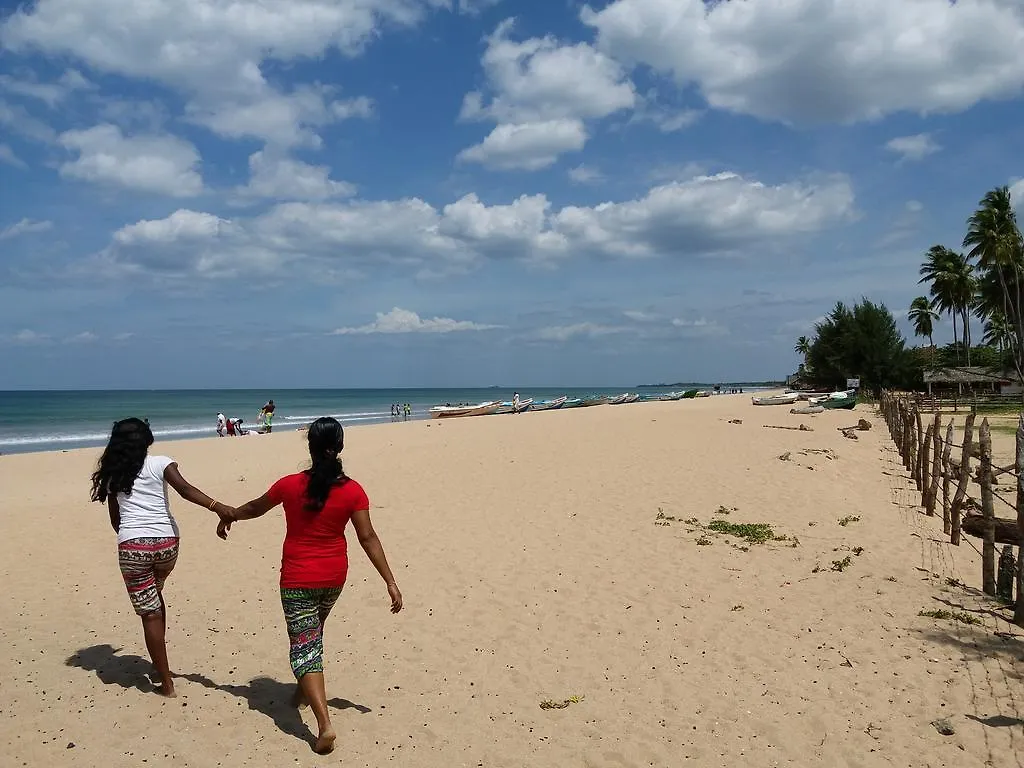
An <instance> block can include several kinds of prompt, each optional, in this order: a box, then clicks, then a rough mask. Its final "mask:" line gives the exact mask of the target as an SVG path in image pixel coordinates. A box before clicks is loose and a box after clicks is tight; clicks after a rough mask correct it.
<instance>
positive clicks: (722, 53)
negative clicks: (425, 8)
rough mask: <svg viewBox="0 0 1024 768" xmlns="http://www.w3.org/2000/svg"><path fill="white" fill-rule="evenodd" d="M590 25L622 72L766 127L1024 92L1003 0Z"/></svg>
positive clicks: (854, 5)
mask: <svg viewBox="0 0 1024 768" xmlns="http://www.w3.org/2000/svg"><path fill="white" fill-rule="evenodd" d="M581 18H582V20H583V22H584V23H586V24H588V25H590V26H591V27H593V28H594V29H595V31H596V33H597V47H598V49H599V50H601V51H603V52H605V53H607V54H609V55H611V56H613V57H615V58H616V59H617V60H619V61H623V62H630V63H632V64H643V65H647V66H649V67H652V68H653V69H654V70H656V71H658V72H663V73H667V74H670V75H671V76H673V77H674V79H675V81H676V82H677V84H678V85H679V86H680V88H688V87H692V86H696V87H697V89H698V90H699V91H700V93H701V94H702V95H703V96H704V98H705V99H706V100H707V102H708V104H710V105H711V106H712V107H716V108H718V109H725V110H729V111H732V112H739V113H743V114H749V115H754V116H756V117H760V118H764V119H768V120H779V121H783V122H793V123H808V122H821V121H835V122H853V121H858V120H867V119H875V118H878V117H881V116H883V115H886V114H890V113H893V112H900V111H911V112H921V113H928V112H942V111H960V110H964V109H967V108H968V107H971V106H972V105H974V104H976V103H978V102H979V101H981V100H983V99H999V98H1010V97H1013V96H1015V95H1017V94H1019V93H1020V91H1021V88H1022V85H1024V14H1022V11H1021V7H1020V5H1019V4H1018V3H1015V2H1005V1H1003V0H997V1H994V0H961V1H960V2H957V3H951V2H950V1H949V0H914V1H913V2H893V0H856V1H853V0H843V1H839V2H836V1H835V0H833V1H832V2H827V3H823V2H821V0H775V1H774V2H717V3H714V4H709V3H705V2H704V0H614V2H610V3H608V4H607V5H606V6H605V7H604V8H602V9H601V10H599V11H594V10H592V9H590V8H589V7H585V8H584V10H583V12H582V14H581ZM780 40H782V41H785V44H784V46H783V49H780V47H779V46H780ZM780 50H784V53H780Z"/></svg>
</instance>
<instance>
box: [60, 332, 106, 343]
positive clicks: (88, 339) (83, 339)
mask: <svg viewBox="0 0 1024 768" xmlns="http://www.w3.org/2000/svg"><path fill="white" fill-rule="evenodd" d="M98 340H99V336H97V335H96V334H95V333H93V332H92V331H82V332H81V333H76V334H75V335H74V336H69V337H68V338H66V339H64V343H65V344H92V343H93V342H96V341H98Z"/></svg>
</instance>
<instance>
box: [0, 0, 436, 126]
mask: <svg viewBox="0 0 1024 768" xmlns="http://www.w3.org/2000/svg"><path fill="white" fill-rule="evenodd" d="M448 5H449V3H448V0H358V1H356V2H344V3H342V2H329V1H328V0H289V2H287V3H267V2H263V1H262V0H236V1H235V2H212V1H211V0H176V2H167V3H138V2H135V0H37V2H35V3H33V4H32V5H30V6H25V7H23V8H21V9H19V10H17V11H14V12H13V13H11V14H10V15H9V16H8V17H7V19H6V20H5V21H4V22H3V24H2V27H0V44H3V45H4V46H5V47H7V48H9V49H11V50H13V51H14V52H29V51H33V50H37V51H41V52H44V53H47V54H51V55H55V56H71V57H74V58H76V59H77V60H79V61H83V62H85V63H86V64H88V65H89V66H90V67H91V68H93V69H95V70H97V71H99V72H106V73H113V74H117V75H121V76H125V77H131V78H138V79H146V80H155V81H157V82H160V83H162V84H164V85H167V86H169V87H171V88H173V89H175V90H176V91H178V92H179V93H181V94H183V95H184V96H185V98H186V99H187V100H188V109H187V111H188V114H190V115H191V116H192V117H193V119H195V120H196V121H197V122H200V123H202V124H204V125H207V126H209V127H210V128H211V129H212V130H215V131H218V132H220V133H222V134H223V135H225V136H243V135H244V136H256V137H259V138H262V139H265V140H267V141H272V142H281V143H297V142H303V143H307V144H313V145H315V143H316V139H315V134H314V133H313V132H312V130H311V126H312V127H315V126H317V125H323V124H326V122H331V121H333V120H337V119H343V118H344V117H348V116H351V114H348V113H351V112H352V111H353V110H354V111H355V112H365V105H363V106H357V105H354V104H352V103H351V102H349V103H346V102H335V103H330V102H328V100H327V98H326V97H327V96H329V94H328V93H327V91H328V89H301V88H300V89H297V90H296V91H294V92H292V93H288V94H286V93H282V92H280V91H279V90H277V89H276V88H275V87H274V86H273V85H271V84H270V83H269V82H268V81H267V80H266V78H265V77H264V75H263V72H262V70H261V67H262V65H263V64H264V62H265V61H267V60H274V61H277V62H291V61H294V60H298V59H308V58H315V57H318V56H321V55H322V54H324V53H325V52H327V51H328V50H329V49H336V50H338V51H340V52H341V53H342V54H344V55H346V56H356V55H358V54H360V53H361V52H362V51H363V49H364V48H365V47H366V46H367V45H369V44H370V43H371V42H372V41H373V40H374V39H375V38H376V36H377V35H378V33H379V31H380V29H381V27H382V26H384V25H398V26H403V27H411V26H414V25H416V24H418V23H419V22H420V21H421V20H422V19H423V17H424V15H425V14H426V13H427V12H428V11H429V10H430V9H431V8H441V7H447V6H448ZM346 104H347V105H348V106H344V105H346ZM261 118H264V119H265V120H266V122H265V123H263V124H261Z"/></svg>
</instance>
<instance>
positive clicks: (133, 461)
mask: <svg viewBox="0 0 1024 768" xmlns="http://www.w3.org/2000/svg"><path fill="white" fill-rule="evenodd" d="M152 444H153V432H152V431H151V430H150V428H149V425H148V424H146V423H145V422H144V421H141V420H139V419H124V420H123V421H118V422H116V423H115V424H114V428H113V430H112V431H111V433H110V440H109V442H108V443H107V447H106V448H105V449H104V451H103V455H102V456H101V457H100V461H99V465H98V466H97V468H96V471H95V472H94V473H93V475H92V494H91V498H92V500H93V501H98V502H101V503H105V504H106V505H107V510H108V511H109V512H110V526H111V527H112V528H113V529H114V532H115V533H116V534H117V559H118V562H119V564H120V567H121V576H122V577H124V583H125V586H126V587H127V589H128V597H129V599H130V600H131V602H132V607H133V608H134V609H135V613H136V614H138V615H139V616H140V617H141V619H142V633H143V635H144V636H145V638H146V648H147V649H148V651H149V657H150V658H151V659H152V660H153V666H154V667H156V672H157V675H159V677H160V685H159V686H158V687H157V693H160V694H162V695H164V696H174V678H173V676H172V675H171V668H170V665H169V664H168V662H167V645H166V642H165V637H166V634H167V603H166V602H165V601H164V594H163V588H164V584H165V583H166V581H167V577H168V576H169V575H170V573H171V571H172V570H174V564H175V562H176V561H177V559H178V524H177V522H175V520H174V517H173V516H172V515H171V508H170V503H169V500H168V498H167V485H170V486H171V487H172V488H174V490H175V491H177V492H178V495H179V496H181V498H183V499H185V501H190V502H192V503H193V504H196V505H199V506H202V507H206V508H207V509H209V510H212V511H214V512H217V511H218V510H219V511H221V512H224V513H225V515H226V514H229V513H230V512H232V511H233V510H232V509H231V507H226V506H224V505H222V504H219V503H218V502H217V501H214V500H213V499H212V498H210V497H209V496H207V495H206V494H205V493H203V492H202V491H200V490H199V489H198V488H196V487H194V486H193V485H191V484H189V482H188V481H187V480H185V478H184V477H182V476H181V472H179V471H178V464H177V462H175V461H174V459H171V458H168V457H167V456H150V455H149V446H151V445H152Z"/></svg>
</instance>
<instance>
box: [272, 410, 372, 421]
mask: <svg viewBox="0 0 1024 768" xmlns="http://www.w3.org/2000/svg"><path fill="white" fill-rule="evenodd" d="M324 416H330V417H332V418H335V419H338V420H339V421H341V420H343V419H352V418H356V417H368V416H384V417H390V416H391V413H390V412H389V411H362V412H356V413H327V414H324V413H319V414H317V415H315V416H284V417H282V418H283V419H284V421H315V420H316V419H320V418H323V417H324Z"/></svg>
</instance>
